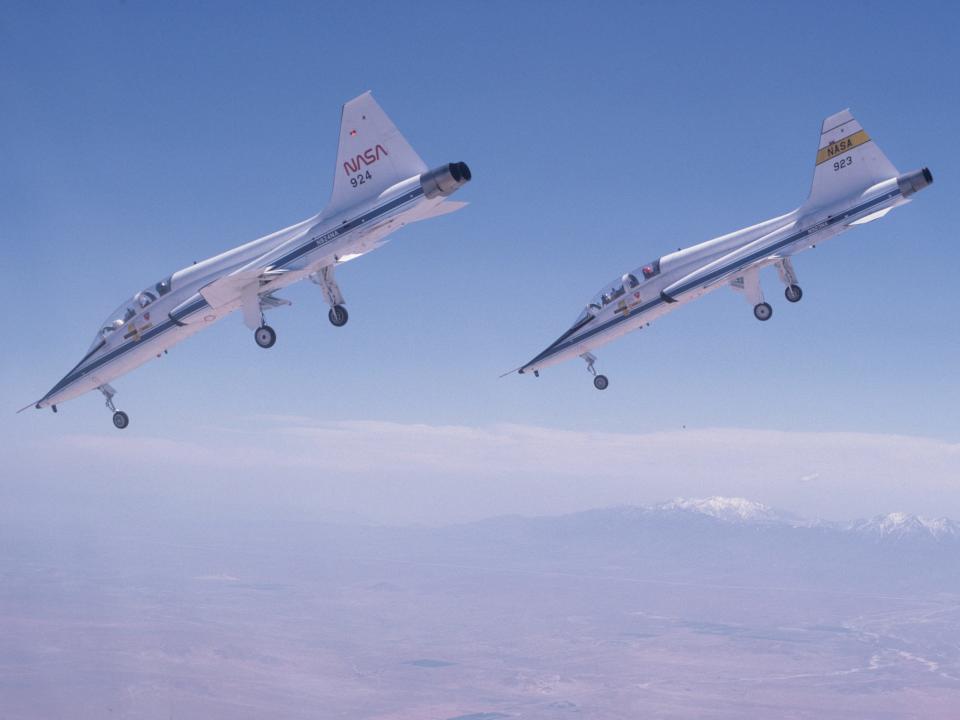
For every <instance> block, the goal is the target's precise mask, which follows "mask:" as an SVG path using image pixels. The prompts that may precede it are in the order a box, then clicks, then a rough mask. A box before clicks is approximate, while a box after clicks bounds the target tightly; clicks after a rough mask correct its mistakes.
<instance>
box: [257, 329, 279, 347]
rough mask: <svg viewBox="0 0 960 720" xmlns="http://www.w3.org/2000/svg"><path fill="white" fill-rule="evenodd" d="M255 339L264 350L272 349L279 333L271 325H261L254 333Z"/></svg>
mask: <svg viewBox="0 0 960 720" xmlns="http://www.w3.org/2000/svg"><path fill="white" fill-rule="evenodd" d="M253 339H254V340H255V341H256V343H257V345H259V346H260V347H262V348H272V347H273V346H274V344H275V343H276V342H277V333H276V331H274V329H273V328H272V327H270V326H269V325H261V326H260V327H258V328H257V329H256V330H254V331H253Z"/></svg>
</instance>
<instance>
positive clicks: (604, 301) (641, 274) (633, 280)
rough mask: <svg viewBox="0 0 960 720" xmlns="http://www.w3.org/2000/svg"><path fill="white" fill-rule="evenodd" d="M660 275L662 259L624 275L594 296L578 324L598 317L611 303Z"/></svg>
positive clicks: (579, 318) (581, 314)
mask: <svg viewBox="0 0 960 720" xmlns="http://www.w3.org/2000/svg"><path fill="white" fill-rule="evenodd" d="M659 274H660V258H657V259H656V260H653V261H652V262H649V263H647V264H646V265H641V266H640V267H638V268H636V269H635V270H633V271H632V272H628V273H626V274H624V275H623V276H621V277H620V278H618V279H616V280H614V281H613V282H610V283H607V284H606V285H604V286H603V289H602V290H601V291H600V292H598V293H597V294H596V295H594V296H593V298H592V299H591V300H590V302H589V303H588V304H587V307H586V308H585V309H584V310H583V312H582V313H580V316H579V317H578V318H577V322H578V323H579V322H582V321H583V319H584V318H586V317H593V316H595V315H597V313H599V312H600V311H601V310H603V308H605V307H606V306H607V305H609V304H610V303H612V302H616V301H617V300H618V299H620V298H621V297H623V296H624V295H626V294H627V293H630V292H635V291H636V290H637V288H639V287H640V286H641V285H643V283H645V282H646V281H647V280H650V279H651V278H654V277H656V276H657V275H659Z"/></svg>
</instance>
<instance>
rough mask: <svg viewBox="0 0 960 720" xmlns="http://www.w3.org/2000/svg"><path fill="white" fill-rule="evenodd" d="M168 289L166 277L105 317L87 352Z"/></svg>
mask: <svg viewBox="0 0 960 720" xmlns="http://www.w3.org/2000/svg"><path fill="white" fill-rule="evenodd" d="M170 288H171V279H170V278H169V277H166V278H164V279H163V280H161V281H160V282H158V283H156V284H155V285H153V286H152V287H149V288H147V289H146V290H141V291H140V292H138V293H137V294H136V295H134V296H133V297H132V298H130V299H128V300H127V301H126V302H124V303H123V304H122V305H120V306H119V307H118V308H117V309H116V310H114V311H113V312H112V313H110V314H109V315H108V316H107V319H106V320H104V321H103V322H102V323H101V324H100V330H99V331H98V332H97V335H96V337H94V338H93V342H92V343H90V350H88V352H91V351H93V350H94V349H95V348H97V347H98V346H99V345H100V344H102V343H103V342H105V341H106V340H107V338H108V337H109V336H110V334H111V333H113V332H114V331H115V330H119V329H120V328H122V327H123V326H124V325H126V324H127V323H128V322H130V321H131V320H133V319H134V318H135V317H136V316H137V315H139V314H140V313H142V312H144V311H145V310H146V309H147V308H148V307H150V305H152V304H153V303H154V302H155V301H156V300H157V298H160V297H163V296H164V295H166V294H167V293H168V292H170Z"/></svg>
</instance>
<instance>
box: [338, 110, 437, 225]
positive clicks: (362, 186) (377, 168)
mask: <svg viewBox="0 0 960 720" xmlns="http://www.w3.org/2000/svg"><path fill="white" fill-rule="evenodd" d="M426 170H427V166H426V165H425V164H424V162H423V160H421V159H420V156H419V155H417V153H416V151H415V150H414V149H413V148H412V147H410V143H408V142H407V140H406V138H404V137H403V135H401V134H400V131H399V130H397V128H396V126H395V125H394V124H393V122H392V121H391V120H390V118H389V117H387V114H386V113H385V112H384V111H383V109H382V108H381V107H380V105H378V104H377V101H376V100H374V99H373V95H372V94H370V92H369V91H368V92H365V93H364V94H363V95H360V96H359V97H356V98H354V99H353V100H350V101H349V102H347V103H345V104H344V106H343V112H342V114H341V118H340V146H339V148H338V150H337V166H336V168H335V171H334V176H333V177H334V179H333V193H332V195H331V196H330V203H329V205H328V206H327V208H328V210H340V209H343V208H346V207H349V206H351V205H355V204H357V203H359V202H363V201H364V200H369V199H371V198H374V197H376V196H377V195H379V194H380V193H382V192H383V191H384V190H386V189H387V188H389V187H390V186H392V185H395V184H396V183H398V182H400V181H401V180H406V179H407V178H409V177H412V176H414V175H418V174H420V173H422V172H425V171H426Z"/></svg>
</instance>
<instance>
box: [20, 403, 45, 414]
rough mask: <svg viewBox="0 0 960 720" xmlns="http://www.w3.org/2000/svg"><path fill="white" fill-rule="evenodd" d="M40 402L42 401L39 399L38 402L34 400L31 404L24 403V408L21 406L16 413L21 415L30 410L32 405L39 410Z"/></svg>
mask: <svg viewBox="0 0 960 720" xmlns="http://www.w3.org/2000/svg"><path fill="white" fill-rule="evenodd" d="M39 404H40V401H39V400H37V401H36V402H32V403H30V404H29V405H24V406H23V407H22V408H20V409H19V410H17V413H16V414H17V415H19V414H20V413H22V412H23V411H24V410H29V409H30V408H32V407H35V408H37V410H39V409H40V408H39V407H37V406H38V405H39Z"/></svg>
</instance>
